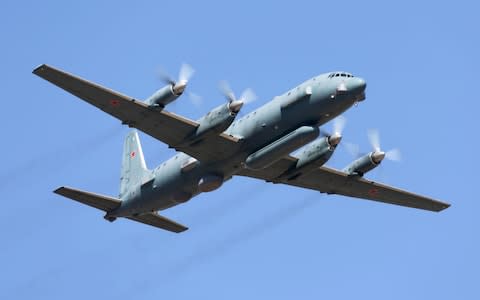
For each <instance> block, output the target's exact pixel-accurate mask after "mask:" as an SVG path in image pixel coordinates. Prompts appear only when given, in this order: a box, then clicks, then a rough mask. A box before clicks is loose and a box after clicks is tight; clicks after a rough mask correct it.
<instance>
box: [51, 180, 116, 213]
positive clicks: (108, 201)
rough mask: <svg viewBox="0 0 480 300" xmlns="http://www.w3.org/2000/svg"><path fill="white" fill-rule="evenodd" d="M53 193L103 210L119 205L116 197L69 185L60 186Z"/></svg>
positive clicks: (109, 209)
mask: <svg viewBox="0 0 480 300" xmlns="http://www.w3.org/2000/svg"><path fill="white" fill-rule="evenodd" d="M53 192H54V193H55V194H59V195H62V196H64V197H67V198H70V199H72V200H75V201H78V202H80V203H83V204H86V205H88V206H91V207H95V208H98V209H101V210H103V211H106V212H108V211H111V210H113V209H115V208H117V207H119V206H120V203H121V201H120V200H119V199H116V198H112V197H108V196H103V195H99V194H94V193H90V192H85V191H82V190H77V189H72V188H69V187H64V186H62V187H60V188H58V189H56V190H55V191H53Z"/></svg>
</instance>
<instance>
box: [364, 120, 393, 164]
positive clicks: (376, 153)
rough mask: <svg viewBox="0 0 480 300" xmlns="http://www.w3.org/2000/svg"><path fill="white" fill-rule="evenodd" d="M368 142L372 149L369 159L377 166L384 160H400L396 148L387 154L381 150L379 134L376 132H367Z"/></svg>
mask: <svg viewBox="0 0 480 300" xmlns="http://www.w3.org/2000/svg"><path fill="white" fill-rule="evenodd" d="M368 140H369V141H370V145H371V146H372V148H373V152H372V154H371V158H372V161H373V162H374V163H376V164H379V163H381V162H382V160H383V159H384V158H386V159H388V160H392V161H400V160H401V154H400V150H398V149H397V148H395V149H392V150H389V151H387V152H385V151H382V150H381V147H380V134H379V133H378V130H376V129H370V130H369V131H368Z"/></svg>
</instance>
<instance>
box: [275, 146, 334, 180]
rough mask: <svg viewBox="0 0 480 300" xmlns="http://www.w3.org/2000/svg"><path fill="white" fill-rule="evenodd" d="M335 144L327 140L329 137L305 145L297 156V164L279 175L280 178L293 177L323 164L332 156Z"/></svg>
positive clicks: (288, 178)
mask: <svg viewBox="0 0 480 300" xmlns="http://www.w3.org/2000/svg"><path fill="white" fill-rule="evenodd" d="M334 151H335V146H332V145H331V143H330V142H329V137H325V138H322V139H319V140H316V141H314V142H312V143H310V144H308V145H307V146H306V147H305V150H304V151H303V152H302V153H300V154H299V155H298V156H297V158H298V161H297V164H296V165H295V166H294V167H293V168H291V169H290V170H287V171H286V172H285V173H284V174H282V175H281V176H280V178H281V179H287V180H290V179H294V178H297V177H298V176H299V175H301V174H307V173H309V172H311V171H313V170H315V169H316V168H319V167H321V166H323V165H324V164H325V163H326V162H327V161H328V160H329V159H330V157H332V154H333V152H334Z"/></svg>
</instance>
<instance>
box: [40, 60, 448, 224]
mask: <svg viewBox="0 0 480 300" xmlns="http://www.w3.org/2000/svg"><path fill="white" fill-rule="evenodd" d="M33 74H35V75H37V76H39V77H41V78H43V79H45V80H47V81H49V82H50V83H52V84H54V85H56V86H58V87H60V88H62V89H64V90H65V91H67V92H69V93H71V94H73V95H75V96H77V97H79V98H80V99H82V100H84V101H86V102H88V103H90V104H91V105H94V106H96V107H97V108H99V109H101V110H103V111H104V112H106V113H108V114H110V115H111V116H113V117H115V118H117V119H119V120H120V121H121V122H122V124H124V125H127V126H129V127H132V128H134V129H132V131H131V132H129V134H128V135H127V137H126V138H125V142H124V145H123V156H122V166H121V179H120V194H119V196H118V197H111V196H106V195H100V194H96V193H91V192H87V191H83V190H79V189H75V188H71V187H65V186H62V187H60V188H58V189H56V190H55V191H54V192H55V193H56V194H59V195H62V196H64V197H67V198H70V199H72V200H75V201H78V202H80V203H83V204H86V205H89V206H91V207H94V208H97V209H100V210H103V211H104V212H105V216H104V218H105V219H106V220H108V221H110V222H113V221H115V220H116V219H117V218H120V217H123V218H127V219H130V220H133V221H137V222H141V223H144V224H148V225H151V226H154V227H158V228H161V229H164V230H167V231H171V232H176V233H179V232H183V231H185V230H187V229H188V227H186V226H184V225H182V224H180V223H177V222H175V221H173V220H170V219H168V218H166V217H163V216H161V215H160V214H158V211H161V210H165V209H167V208H170V207H172V206H175V205H178V204H182V203H185V202H187V201H189V200H190V199H191V198H193V197H195V196H196V195H198V194H200V193H207V192H211V191H214V190H216V189H218V188H220V187H221V186H222V184H223V183H224V182H225V181H227V180H230V179H231V178H232V177H234V176H246V177H251V178H257V179H261V180H264V181H266V182H271V183H275V184H286V185H290V186H295V187H300V188H306V189H311V190H316V191H319V192H321V193H326V194H338V195H344V196H348V197H354V198H360V199H367V200H373V201H379V202H384V203H389V204H395V205H400V206H406V207H411V208H417V209H423V210H428V211H435V212H439V211H442V210H444V209H446V208H448V207H449V206H450V204H448V203H445V202H441V201H438V200H435V199H432V198H428V197H425V196H421V195H417V194H414V193H411V192H408V191H405V190H401V189H398V188H395V187H392V186H389V185H385V184H382V183H377V182H374V181H371V180H368V179H365V178H364V174H366V173H367V172H369V171H370V170H372V169H374V168H376V167H377V166H379V165H380V164H381V162H382V160H383V159H384V158H385V157H386V156H388V153H387V152H385V151H383V150H382V149H381V148H380V145H379V142H378V137H375V134H373V135H372V136H374V138H373V140H374V142H373V143H372V144H373V146H374V147H373V148H374V149H373V151H371V152H369V153H367V154H365V155H363V156H361V157H360V158H358V159H356V160H355V161H353V162H352V163H351V164H349V165H348V166H347V167H345V168H344V169H343V170H336V169H332V168H330V167H326V166H325V163H326V162H327V161H328V160H329V159H330V157H331V156H332V154H333V153H334V151H335V149H336V148H337V146H338V145H339V144H340V141H341V139H342V133H341V128H339V127H342V126H343V125H342V123H343V122H339V121H338V120H341V119H339V118H337V116H340V115H341V114H342V113H343V112H345V111H346V110H347V109H349V108H350V107H352V106H354V105H356V104H358V103H360V102H361V101H363V100H365V89H366V82H365V80H364V79H362V78H361V77H357V76H354V75H352V74H351V73H348V72H328V73H324V74H320V75H318V76H315V77H313V78H310V79H308V80H307V81H305V82H303V83H301V84H300V85H298V86H296V87H294V88H292V89H290V90H288V91H287V92H285V93H284V94H281V95H279V96H275V97H274V98H273V99H272V100H271V101H270V102H267V103H266V104H264V105H263V106H261V107H260V108H258V109H256V110H254V111H252V112H250V113H248V114H246V115H244V116H243V117H241V118H239V119H236V117H237V115H238V113H239V112H240V110H241V108H242V106H243V105H244V104H245V103H246V102H248V101H249V99H248V98H249V97H250V98H251V92H250V93H249V92H248V91H247V93H244V95H243V96H242V97H240V98H237V97H236V96H235V94H234V93H233V92H232V90H231V89H230V88H229V87H228V86H227V85H223V91H224V94H225V96H226V98H227V100H228V101H226V102H225V103H223V104H222V105H219V106H218V107H216V108H214V109H212V110H211V111H210V112H208V113H207V114H206V115H204V116H203V117H201V118H200V119H198V120H196V121H195V120H191V119H188V118H186V117H183V116H180V115H177V114H175V113H172V112H169V111H167V110H166V109H165V108H166V106H167V105H168V104H169V103H171V102H173V101H175V100H177V99H178V98H179V97H180V96H181V95H182V94H184V91H185V89H186V87H187V84H188V81H189V79H190V76H191V75H192V74H193V69H192V68H191V67H189V66H188V65H186V64H184V65H183V66H182V68H181V70H180V76H179V79H178V80H173V79H167V85H166V86H164V87H163V88H161V89H159V90H158V91H156V92H155V93H154V94H153V95H152V96H150V97H149V98H148V99H146V100H144V101H142V100H139V99H136V98H133V97H130V96H126V95H124V94H121V93H119V92H116V91H113V90H110V89H108V88H105V87H102V86H100V85H97V84H95V83H92V82H89V81H87V80H85V79H82V78H80V77H77V76H75V75H72V74H69V73H67V72H64V71H62V70H59V69H56V68H54V67H52V66H49V65H46V64H43V65H40V66H39V67H37V68H35V69H34V70H33ZM334 119H335V120H334ZM331 120H334V122H337V123H336V124H337V125H336V127H337V128H335V129H334V132H333V133H331V134H322V132H323V131H321V130H320V126H322V125H324V124H325V123H327V122H329V121H331ZM336 120H337V121H336ZM137 130H140V131H142V132H144V133H146V134H148V135H150V136H152V137H154V138H156V139H158V140H159V141H161V142H163V143H166V144H167V145H168V146H169V148H173V149H175V150H176V151H177V153H176V154H175V156H173V157H172V158H170V159H168V160H167V161H165V162H163V163H162V164H160V165H159V166H158V167H156V168H155V169H153V170H149V169H147V167H146V164H145V159H144V156H143V152H142V147H141V144H140V140H139V136H138V133H137ZM301 147H304V148H303V149H304V150H303V152H300V153H298V154H295V156H294V155H292V153H293V152H294V151H295V150H297V149H299V148H301Z"/></svg>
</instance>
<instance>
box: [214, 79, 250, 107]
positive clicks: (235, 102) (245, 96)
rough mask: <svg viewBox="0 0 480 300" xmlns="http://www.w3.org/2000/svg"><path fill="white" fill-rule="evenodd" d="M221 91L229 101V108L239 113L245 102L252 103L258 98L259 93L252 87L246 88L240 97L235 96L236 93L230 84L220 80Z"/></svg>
mask: <svg viewBox="0 0 480 300" xmlns="http://www.w3.org/2000/svg"><path fill="white" fill-rule="evenodd" d="M219 88H220V91H221V92H222V94H223V95H224V96H225V98H226V99H227V101H228V108H229V109H230V111H231V112H232V113H238V112H239V111H240V109H241V108H242V106H243V105H244V104H248V103H252V102H253V101H255V100H256V99H257V95H255V92H254V91H253V90H252V89H251V88H247V89H245V90H244V91H243V92H242V94H241V95H240V98H238V99H237V98H236V97H235V93H234V92H233V90H232V89H231V88H230V85H229V84H228V82H226V81H224V80H223V81H220V84H219Z"/></svg>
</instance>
